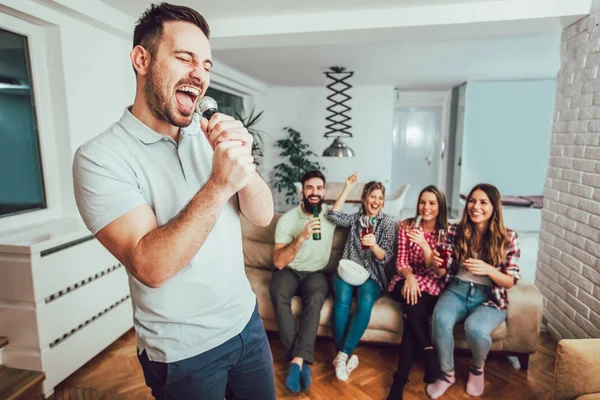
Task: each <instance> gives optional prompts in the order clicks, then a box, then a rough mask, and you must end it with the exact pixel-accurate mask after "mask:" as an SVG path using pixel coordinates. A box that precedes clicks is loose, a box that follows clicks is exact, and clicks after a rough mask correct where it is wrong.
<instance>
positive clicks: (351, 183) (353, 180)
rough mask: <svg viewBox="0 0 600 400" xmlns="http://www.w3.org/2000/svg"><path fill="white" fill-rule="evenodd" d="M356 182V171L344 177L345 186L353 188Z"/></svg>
mask: <svg viewBox="0 0 600 400" xmlns="http://www.w3.org/2000/svg"><path fill="white" fill-rule="evenodd" d="M357 182H358V172H355V173H353V174H352V175H350V176H349V177H347V178H346V183H345V185H346V187H347V188H353V187H354V186H355V185H356V183H357Z"/></svg>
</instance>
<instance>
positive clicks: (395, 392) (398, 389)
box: [387, 375, 408, 400]
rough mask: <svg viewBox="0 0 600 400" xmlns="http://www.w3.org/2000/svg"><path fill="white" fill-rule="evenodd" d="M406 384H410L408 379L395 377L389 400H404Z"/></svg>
mask: <svg viewBox="0 0 600 400" xmlns="http://www.w3.org/2000/svg"><path fill="white" fill-rule="evenodd" d="M406 382H408V377H406V376H399V375H394V383H392V388H391V389H390V394H388V397H387V400H402V396H403V392H404V386H405V385H406Z"/></svg>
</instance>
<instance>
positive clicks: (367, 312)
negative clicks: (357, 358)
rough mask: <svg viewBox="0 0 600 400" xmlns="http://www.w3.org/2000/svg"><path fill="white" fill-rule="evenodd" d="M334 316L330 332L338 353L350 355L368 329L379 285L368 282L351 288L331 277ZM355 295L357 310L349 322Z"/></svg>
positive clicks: (347, 284) (378, 292)
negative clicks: (354, 295) (354, 294)
mask: <svg viewBox="0 0 600 400" xmlns="http://www.w3.org/2000/svg"><path fill="white" fill-rule="evenodd" d="M332 283H333V312H332V316H331V329H332V331H333V341H334V342H335V348H336V350H337V351H341V352H343V353H346V354H348V355H350V354H352V352H353V351H354V349H355V348H356V346H358V342H360V338H361V337H362V335H363V333H365V331H366V330H367V326H369V320H370V319H371V311H372V310H373V304H375V301H377V299H378V298H379V296H380V295H381V290H380V289H379V284H377V282H375V281H374V280H373V279H371V278H369V279H367V281H366V282H365V283H363V284H362V285H360V286H352V285H350V284H349V283H346V282H344V281H343V280H342V278H340V276H339V275H338V273H337V272H336V273H334V274H333V278H332ZM354 291H356V310H355V312H354V315H353V316H352V319H350V305H351V304H352V295H353V293H354Z"/></svg>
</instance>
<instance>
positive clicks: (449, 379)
mask: <svg viewBox="0 0 600 400" xmlns="http://www.w3.org/2000/svg"><path fill="white" fill-rule="evenodd" d="M455 381H456V379H455V378H454V371H452V372H444V371H440V378H439V379H438V380H437V381H435V383H430V384H429V385H427V388H426V391H427V394H428V395H429V397H431V398H432V399H437V398H438V397H440V396H441V395H443V394H444V393H445V392H446V390H448V388H449V387H450V386H452V384H453V383H454V382H455Z"/></svg>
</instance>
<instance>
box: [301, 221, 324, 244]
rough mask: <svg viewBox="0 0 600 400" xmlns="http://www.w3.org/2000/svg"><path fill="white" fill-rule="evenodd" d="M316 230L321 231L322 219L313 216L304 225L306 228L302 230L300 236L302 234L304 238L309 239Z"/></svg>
mask: <svg viewBox="0 0 600 400" xmlns="http://www.w3.org/2000/svg"><path fill="white" fill-rule="evenodd" d="M316 232H321V219H320V218H314V217H311V218H310V219H309V221H308V222H307V223H306V225H305V226H304V229H303V230H302V233H300V236H302V239H304V240H308V239H310V238H311V237H312V235H313V233H316Z"/></svg>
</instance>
